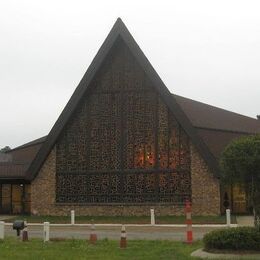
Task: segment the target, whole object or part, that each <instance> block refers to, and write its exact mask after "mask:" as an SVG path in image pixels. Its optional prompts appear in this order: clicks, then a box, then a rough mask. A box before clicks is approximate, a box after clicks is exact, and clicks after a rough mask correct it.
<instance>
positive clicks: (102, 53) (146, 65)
mask: <svg viewBox="0 0 260 260" xmlns="http://www.w3.org/2000/svg"><path fill="white" fill-rule="evenodd" d="M118 37H121V39H123V41H124V42H125V44H126V45H127V46H128V48H129V50H130V51H131V52H132V54H133V55H134V57H135V58H136V60H137V61H138V62H139V64H140V66H141V67H142V69H143V70H144V72H145V73H146V75H147V76H148V77H149V78H150V80H151V82H152V83H153V85H154V86H155V88H156V89H157V91H158V92H159V94H160V96H161V98H162V99H163V101H164V102H165V104H166V105H167V106H168V108H169V109H170V110H171V112H172V113H173V114H174V116H175V117H176V119H177V120H178V122H179V123H180V124H181V126H182V127H183V128H184V130H185V131H186V133H187V134H188V135H189V137H190V138H191V140H192V143H193V144H194V145H195V146H196V148H197V150H198V152H199V153H200V154H201V156H202V157H203V158H204V159H205V161H206V162H207V164H208V166H209V168H210V169H211V170H212V172H213V173H215V174H216V175H217V174H218V164H217V161H216V160H215V158H214V156H213V155H212V154H211V152H210V150H209V149H208V147H207V146H206V145H205V143H204V142H203V140H202V139H201V138H200V137H199V135H198V134H197V132H196V131H195V129H194V128H193V126H192V124H191V122H190V121H189V119H188V117H187V116H186V114H185V113H184V112H183V111H182V109H181V108H180V106H179V104H178V103H177V102H176V100H175V98H174V97H172V95H171V93H170V92H169V90H168V89H167V87H166V86H165V85H164V83H163V82H162V80H161V79H160V77H159V75H158V74H157V73H156V71H155V70H154V68H153V67H152V65H151V64H150V62H149V61H148V59H147V58H146V57H145V55H144V53H143V52H142V50H141V49H140V48H139V46H138V45H137V43H136V42H135V40H134V38H133V37H132V35H131V34H130V32H129V31H128V29H127V28H126V26H125V25H124V23H123V22H122V20H121V19H120V18H118V19H117V21H116V23H115V24H114V26H113V28H112V30H111V31H110V33H109V34H108V36H107V38H106V39H105V41H104V43H103V44H102V46H101V48H100V49H99V51H98V53H97V54H96V56H95V58H94V60H93V61H92V63H91V65H90V66H89V68H88V70H87V72H86V73H85V75H84V76H83V78H82V80H81V81H80V83H79V85H78V87H77V88H76V90H75V92H74V93H73V95H72V97H71V98H70V100H69V102H68V103H67V105H66V106H65V108H64V110H63V111H62V113H61V115H60V116H59V118H58V120H57V121H56V123H55V124H54V126H53V128H52V129H51V131H50V133H49V135H48V137H47V139H46V141H45V142H44V143H43V145H42V147H41V149H40V151H39V152H38V153H37V155H36V158H35V159H34V160H33V162H32V164H31V166H30V168H29V170H28V175H27V177H28V179H30V180H32V179H34V178H35V177H36V175H37V174H38V172H39V170H40V168H41V166H42V165H43V163H44V161H45V160H46V158H47V156H48V154H49V153H50V151H51V149H52V147H53V146H54V145H55V142H56V140H57V138H58V136H59V134H60V133H61V131H62V129H63V128H64V126H65V125H66V123H67V121H68V120H69V118H70V116H71V115H72V113H73V112H74V110H75V109H76V107H77V105H78V103H79V101H80V99H81V97H82V96H83V95H84V93H85V92H86V90H87V89H88V88H89V85H90V83H91V81H92V79H93V77H94V76H95V74H96V72H97V71H98V70H99V68H100V67H101V65H102V64H103V62H104V60H105V59H106V57H107V55H108V53H109V51H110V49H111V47H112V46H113V45H114V44H115V42H116V40H117V39H118Z"/></svg>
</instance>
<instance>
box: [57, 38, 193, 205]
mask: <svg viewBox="0 0 260 260" xmlns="http://www.w3.org/2000/svg"><path fill="white" fill-rule="evenodd" d="M189 147H190V145H189V138H188V137H187V135H186V133H185V132H184V131H183V129H182V128H181V126H180V125H179V123H178V122H177V121H176V119H175V118H174V117H173V115H172V114H171V113H170V112H169V110H168V109H167V107H166V105H165V104H164V103H163V102H162V100H161V98H160V97H159V95H158V94H157V92H156V90H155V89H154V87H153V86H152V84H151V82H150V81H149V79H148V78H147V77H146V75H145V73H144V71H143V70H142V69H141V67H140V66H139V64H138V63H137V61H136V60H135V58H134V57H133V56H132V55H131V53H130V51H129V50H128V49H127V47H126V46H125V45H124V44H123V42H122V41H121V40H120V39H119V40H118V43H117V45H116V46H115V47H114V49H112V50H111V52H110V54H109V55H108V57H107V60H106V62H105V63H104V64H103V66H102V68H101V69H100V71H99V73H98V75H96V77H95V79H94V80H93V82H92V86H91V88H90V89H89V91H88V92H87V93H86V95H85V97H84V98H83V99H82V100H81V103H80V104H79V105H78V108H77V109H76V111H75V113H74V115H73V116H72V117H71V119H70V120H69V123H68V124H67V125H66V127H65V129H64V130H63V133H62V134H61V135H60V137H59V139H58V141H57V166H56V167H57V169H56V170H57V174H56V201H57V202H62V203H97V204H98V203H121V204H122V203H156V202H159V203H172V204H179V203H183V202H184V200H185V199H187V198H190V195H191V182H190V148H189Z"/></svg>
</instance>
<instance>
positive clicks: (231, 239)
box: [203, 227, 260, 251]
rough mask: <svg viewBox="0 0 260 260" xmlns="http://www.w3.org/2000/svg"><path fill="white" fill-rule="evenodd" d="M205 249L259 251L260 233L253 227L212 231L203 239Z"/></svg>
mask: <svg viewBox="0 0 260 260" xmlns="http://www.w3.org/2000/svg"><path fill="white" fill-rule="evenodd" d="M203 242H204V247H205V249H225V250H257V251H260V231H258V230H257V229H256V228H253V227H237V228H228V229H220V230H214V231H211V232H209V233H208V234H206V235H205V236H204V238H203Z"/></svg>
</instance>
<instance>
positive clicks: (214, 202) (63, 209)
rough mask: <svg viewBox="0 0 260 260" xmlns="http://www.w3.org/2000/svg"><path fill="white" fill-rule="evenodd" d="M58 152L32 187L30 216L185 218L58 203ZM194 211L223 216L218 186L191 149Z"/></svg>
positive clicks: (134, 208)
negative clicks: (73, 211) (152, 215)
mask: <svg viewBox="0 0 260 260" xmlns="http://www.w3.org/2000/svg"><path fill="white" fill-rule="evenodd" d="M55 174H56V150H55V148H54V149H53V150H52V152H51V153H50V154H49V156H48V158H47V160H46V161H45V163H44V165H43V166H42V168H41V170H40V172H39V174H38V176H37V177H36V178H35V180H34V181H33V182H32V184H31V203H32V204H31V212H32V214H36V215H68V214H69V213H70V210H72V209H73V210H75V211H76V214H77V215H95V216H101V215H107V216H131V215H132V216H133V215H134V216H141V215H143V216H145V215H147V216H148V215H150V209H151V208H154V209H155V214H156V215H183V214H184V208H183V207H178V206H173V205H158V204H157V205H153V204H151V205H123V206H121V205H98V206H95V205H75V204H72V205H69V204H57V203H56V202H55V197H56V194H55V191H56V176H55ZM191 184H192V206H193V207H192V208H193V214H194V215H218V214H220V192H219V182H218V179H217V178H215V177H214V176H213V175H212V174H211V173H210V172H209V169H208V167H207V165H206V163H205V162H204V160H203V159H202V158H201V156H200V155H199V154H198V153H197V151H196V149H195V148H194V147H193V146H192V147H191Z"/></svg>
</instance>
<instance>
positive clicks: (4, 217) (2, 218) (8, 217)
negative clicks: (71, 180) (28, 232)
mask: <svg viewBox="0 0 260 260" xmlns="http://www.w3.org/2000/svg"><path fill="white" fill-rule="evenodd" d="M13 217H14V216H9V215H0V221H2V220H6V219H10V218H13Z"/></svg>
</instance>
